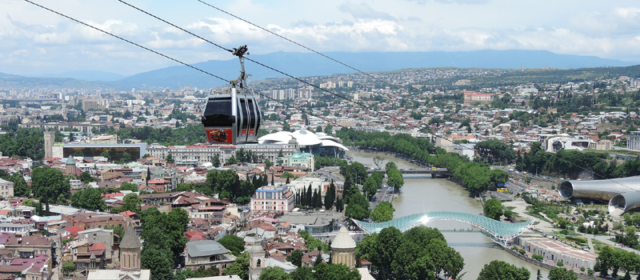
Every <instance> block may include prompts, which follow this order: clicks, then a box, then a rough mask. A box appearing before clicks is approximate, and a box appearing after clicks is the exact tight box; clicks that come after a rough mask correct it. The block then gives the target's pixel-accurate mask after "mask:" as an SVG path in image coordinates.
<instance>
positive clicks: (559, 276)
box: [549, 267, 578, 280]
mask: <svg viewBox="0 0 640 280" xmlns="http://www.w3.org/2000/svg"><path fill="white" fill-rule="evenodd" d="M549 280H578V276H577V275H576V274H575V272H573V270H567V269H566V268H564V267H557V268H554V269H552V270H551V271H549Z"/></svg>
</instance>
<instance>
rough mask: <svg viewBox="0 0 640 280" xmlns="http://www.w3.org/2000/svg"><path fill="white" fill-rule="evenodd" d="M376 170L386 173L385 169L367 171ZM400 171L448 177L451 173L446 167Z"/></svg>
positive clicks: (405, 173) (403, 173) (401, 170)
mask: <svg viewBox="0 0 640 280" xmlns="http://www.w3.org/2000/svg"><path fill="white" fill-rule="evenodd" d="M374 171H379V172H382V173H385V170H384V169H369V170H367V172H368V173H369V174H371V173H373V172H374ZM398 171H400V173H402V175H425V174H429V175H431V176H432V177H446V176H449V175H451V174H450V173H449V170H447V169H446V168H435V169H434V168H411V169H398Z"/></svg>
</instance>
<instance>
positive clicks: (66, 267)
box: [62, 262, 76, 275]
mask: <svg viewBox="0 0 640 280" xmlns="http://www.w3.org/2000/svg"><path fill="white" fill-rule="evenodd" d="M75 270H76V264H74V263H73V262H64V263H63V264H62V273H64V275H69V274H70V273H71V272H74V271H75Z"/></svg>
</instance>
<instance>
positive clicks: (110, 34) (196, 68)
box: [24, 0, 629, 187]
mask: <svg viewBox="0 0 640 280" xmlns="http://www.w3.org/2000/svg"><path fill="white" fill-rule="evenodd" d="M24 1H25V2H27V3H30V4H32V5H34V6H37V7H40V8H42V9H45V10H47V11H50V12H52V13H55V14H57V15H60V16H62V17H65V18H67V19H69V20H72V21H74V22H77V23H79V24H82V25H84V26H87V27H89V28H92V29H94V30H97V31H99V32H102V33H104V34H107V35H109V36H112V37H114V38H117V39H119V40H122V41H124V42H127V43H129V44H132V45H134V46H137V47H139V48H142V49H144V50H146V51H149V52H152V53H155V54H157V55H159V56H162V57H164V58H167V59H169V60H172V61H174V62H177V63H180V64H182V65H184V66H187V67H189V68H191V69H194V70H196V71H199V72H201V73H204V74H206V75H209V76H212V77H214V78H217V79H219V80H222V81H225V82H229V80H227V79H225V78H222V77H220V76H217V75H215V74H212V73H209V72H208V71H205V70H202V69H200V68H198V67H195V66H193V65H190V64H188V63H186V62H182V61H180V60H178V59H176V58H173V57H170V56H168V55H165V54H162V53H160V52H158V51H155V50H153V49H150V48H148V47H145V46H142V45H140V44H137V43H134V42H132V41H130V40H128V39H125V38H123V37H120V36H117V35H115V34H113V33H110V32H108V31H105V30H102V29H100V28H98V27H95V26H93V25H90V24H88V23H85V22H83V21H80V20H78V19H75V18H73V17H70V16H67V15H65V14H63V13H60V12H57V11H55V10H52V9H50V8H47V7H45V6H42V5H40V4H37V3H34V2H33V1H30V0H24ZM119 1H120V2H123V1H121V0H119ZM220 48H223V49H225V50H227V49H226V48H224V47H221V46H220ZM245 59H247V58H246V57H245ZM254 62H255V61H254ZM256 63H258V62H256ZM260 65H263V66H265V67H268V66H266V65H264V64H261V63H260ZM268 68H270V69H273V68H271V67H268ZM274 71H278V70H275V69H274ZM305 83H306V81H305ZM323 90H324V89H323ZM259 94H260V95H262V96H264V97H265V98H267V99H270V100H272V101H275V102H277V103H280V104H282V105H283V106H286V107H293V108H294V109H297V110H298V111H302V112H304V113H306V114H308V115H311V116H313V117H317V118H319V119H322V120H324V121H326V122H330V123H333V124H334V125H336V126H339V127H341V125H339V124H337V123H336V122H331V121H329V120H327V119H325V118H323V117H320V116H317V115H315V114H313V113H310V112H307V110H306V109H300V108H296V107H295V106H289V105H287V104H286V103H284V102H281V101H279V100H276V99H274V98H272V97H270V96H267V95H264V94H262V93H259ZM354 131H357V130H354ZM374 139H375V140H378V138H374ZM378 141H379V142H380V143H383V144H385V145H391V144H390V143H387V142H386V141H384V142H382V141H380V140H378ZM553 157H556V154H553ZM561 160H562V161H565V162H568V163H570V164H572V165H574V166H576V167H578V168H580V169H582V170H584V171H587V172H590V173H593V174H595V175H598V176H601V177H604V176H602V175H601V174H598V173H596V172H595V171H593V170H588V169H586V168H584V167H581V166H579V165H577V164H575V163H573V162H571V161H567V160H565V159H561ZM605 180H610V181H613V182H615V183H617V184H619V185H622V186H624V187H629V186H627V185H625V184H622V183H620V182H617V181H615V180H613V179H610V178H607V179H605Z"/></svg>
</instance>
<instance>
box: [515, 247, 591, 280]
mask: <svg viewBox="0 0 640 280" xmlns="http://www.w3.org/2000/svg"><path fill="white" fill-rule="evenodd" d="M504 250H505V251H507V252H509V254H511V255H513V256H514V257H516V258H519V259H521V260H523V261H525V262H528V263H531V264H533V265H537V266H540V267H543V268H546V269H548V270H552V269H554V268H556V266H552V265H549V264H546V263H543V262H539V261H536V260H534V259H531V258H527V257H525V256H523V255H521V254H520V253H519V252H517V251H514V250H511V249H509V248H504ZM531 273H532V274H534V272H533V271H532V272H531ZM596 273H597V272H596ZM576 275H577V276H578V278H580V279H586V280H596V279H602V278H599V277H595V276H589V275H586V274H582V273H576Z"/></svg>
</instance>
